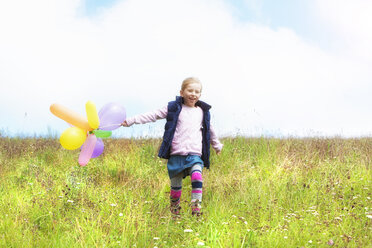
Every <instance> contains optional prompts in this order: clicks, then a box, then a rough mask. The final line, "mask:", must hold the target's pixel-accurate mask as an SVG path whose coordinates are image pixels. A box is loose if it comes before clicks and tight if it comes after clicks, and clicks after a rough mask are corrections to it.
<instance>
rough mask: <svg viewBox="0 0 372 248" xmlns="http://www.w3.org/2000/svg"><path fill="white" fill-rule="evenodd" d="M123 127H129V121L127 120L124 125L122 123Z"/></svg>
mask: <svg viewBox="0 0 372 248" xmlns="http://www.w3.org/2000/svg"><path fill="white" fill-rule="evenodd" d="M121 125H122V126H123V127H129V126H128V123H127V121H126V120H125V121H123V123H121Z"/></svg>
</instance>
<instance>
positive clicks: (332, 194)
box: [0, 137, 372, 248]
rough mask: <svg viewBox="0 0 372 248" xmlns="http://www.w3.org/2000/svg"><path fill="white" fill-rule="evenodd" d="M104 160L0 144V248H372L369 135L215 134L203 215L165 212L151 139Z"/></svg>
mask: <svg viewBox="0 0 372 248" xmlns="http://www.w3.org/2000/svg"><path fill="white" fill-rule="evenodd" d="M104 142H105V151H104V154H103V155H101V156H100V157H98V158H95V159H92V160H91V161H90V162H89V163H88V165H87V166H85V167H81V166H79V165H78V163H77V160H78V154H79V151H77V150H76V151H68V150H65V149H63V148H62V147H61V146H60V144H59V142H58V139H54V138H23V139H21V138H8V137H0V247H17V248H18V247H372V235H371V233H372V232H371V229H372V225H371V224H372V205H371V197H372V195H371V188H372V185H371V179H372V177H371V162H372V138H358V139H342V138H337V137H336V138H302V139H300V138H285V139H284V138H283V139H276V138H243V137H235V138H224V139H222V142H223V143H224V145H225V146H224V149H223V152H222V153H221V154H220V155H218V156H217V155H216V154H215V153H214V151H212V157H211V169H210V170H204V172H203V176H204V189H203V192H204V194H203V209H202V211H203V215H202V216H201V217H195V216H192V215H191V210H190V207H189V201H190V194H191V185H190V184H191V183H190V178H189V177H188V178H186V179H185V180H184V187H183V195H182V202H181V206H182V210H181V216H180V218H177V219H174V218H172V216H171V214H170V212H169V191H170V187H169V179H168V175H167V171H166V161H165V160H162V159H159V158H157V151H158V147H159V145H160V140H158V139H107V140H104Z"/></svg>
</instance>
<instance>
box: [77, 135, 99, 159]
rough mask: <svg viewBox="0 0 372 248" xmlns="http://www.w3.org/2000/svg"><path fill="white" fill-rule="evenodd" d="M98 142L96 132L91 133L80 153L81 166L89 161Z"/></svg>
mask: <svg viewBox="0 0 372 248" xmlns="http://www.w3.org/2000/svg"><path fill="white" fill-rule="evenodd" d="M96 142H97V137H96V136H95V135H94V134H89V135H88V138H87V140H86V142H85V143H84V145H83V148H82V149H81V152H80V155H79V164H80V165H81V166H85V165H86V164H87V163H88V162H89V160H90V158H91V157H92V154H93V151H94V147H95V146H96Z"/></svg>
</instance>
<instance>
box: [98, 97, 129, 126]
mask: <svg viewBox="0 0 372 248" xmlns="http://www.w3.org/2000/svg"><path fill="white" fill-rule="evenodd" d="M98 116H99V119H100V121H101V122H100V126H99V128H100V129H101V130H115V129H117V128H119V127H120V125H121V123H122V122H123V121H124V120H125V118H126V113H125V108H124V107H122V106H120V105H119V104H117V103H108V104H106V105H105V106H103V107H102V108H101V110H100V111H99V113H98Z"/></svg>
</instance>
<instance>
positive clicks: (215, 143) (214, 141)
mask: <svg viewBox="0 0 372 248" xmlns="http://www.w3.org/2000/svg"><path fill="white" fill-rule="evenodd" d="M210 131H211V145H212V147H213V149H214V150H215V151H216V153H217V154H220V153H221V150H222V147H223V144H222V143H221V142H220V141H219V140H218V138H217V135H216V132H215V131H214V128H213V126H212V124H211V125H210Z"/></svg>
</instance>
